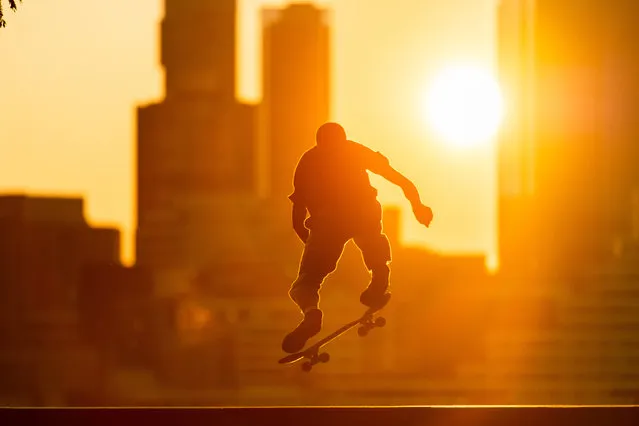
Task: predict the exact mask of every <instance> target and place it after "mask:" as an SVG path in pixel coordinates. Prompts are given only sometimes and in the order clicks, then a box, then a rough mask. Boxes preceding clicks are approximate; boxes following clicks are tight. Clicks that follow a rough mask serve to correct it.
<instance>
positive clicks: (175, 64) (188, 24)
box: [161, 0, 236, 99]
mask: <svg viewBox="0 0 639 426" xmlns="http://www.w3.org/2000/svg"><path fill="white" fill-rule="evenodd" d="M235 34H236V0H186V1H185V0H165V17H164V20H163V21H162V24H161V62H162V65H163V66H164V69H165V76H166V97H167V98H170V97H173V96H176V95H177V96H180V95H188V94H200V95H201V94H204V93H208V94H215V95H217V96H222V97H225V98H228V99H234V98H235V63H236V61H235V46H236V35H235Z"/></svg>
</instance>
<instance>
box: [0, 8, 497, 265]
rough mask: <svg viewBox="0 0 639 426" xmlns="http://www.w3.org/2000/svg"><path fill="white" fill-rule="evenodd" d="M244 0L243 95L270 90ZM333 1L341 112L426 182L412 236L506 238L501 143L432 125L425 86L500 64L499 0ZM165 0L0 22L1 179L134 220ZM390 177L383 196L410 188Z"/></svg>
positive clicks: (129, 236) (484, 241)
mask: <svg viewBox="0 0 639 426" xmlns="http://www.w3.org/2000/svg"><path fill="white" fill-rule="evenodd" d="M283 3H284V2H280V1H266V0H240V1H239V23H240V34H239V54H240V55H239V58H238V62H239V66H240V70H241V72H240V76H239V87H238V95H239V96H240V97H242V98H243V99H245V100H248V101H250V102H257V101H259V96H260V90H261V88H260V85H259V74H258V72H259V49H258V46H259V33H258V31H257V30H258V28H259V21H258V18H259V14H258V9H259V7H260V5H262V4H269V5H277V4H283ZM315 3H317V4H329V5H331V6H332V7H333V22H334V24H335V28H334V41H335V45H334V64H333V66H334V87H333V90H334V102H333V106H334V108H333V118H334V119H336V120H339V121H341V122H342V123H343V124H344V126H345V127H346V130H347V133H348V134H349V137H350V138H351V139H354V140H357V141H359V142H362V143H364V144H366V145H368V146H371V147H372V148H374V149H379V150H381V151H382V152H383V153H384V154H386V155H387V156H388V157H389V158H390V160H391V164H393V165H394V166H396V167H397V168H399V169H400V170H401V171H402V172H404V173H405V174H406V175H407V176H408V177H410V178H412V179H413V180H414V181H415V182H416V184H417V185H418V187H419V189H420V192H421V194H422V196H423V197H422V198H423V199H424V201H425V202H426V203H427V204H429V205H431V206H432V207H433V209H434V212H435V220H434V222H433V224H432V226H431V228H430V229H429V230H425V229H421V228H419V227H418V226H417V225H416V222H415V221H414V219H413V218H412V216H405V218H406V222H407V226H406V234H405V238H406V240H407V241H408V242H410V243H411V244H412V243H420V244H421V243H423V244H426V245H428V246H430V247H432V248H434V249H436V250H440V251H446V252H451V251H474V252H486V253H488V254H490V253H493V252H494V250H495V235H494V234H495V223H494V222H495V187H494V186H495V170H494V167H495V163H494V146H493V145H490V144H485V145H481V146H478V147H475V148H472V149H468V150H459V149H453V148H452V147H450V146H449V145H447V144H446V143H444V141H441V140H439V139H438V138H437V137H435V136H433V134H432V131H431V130H430V129H429V126H428V123H427V121H426V119H425V116H424V108H423V98H424V95H423V94H424V92H425V90H426V89H427V88H428V85H429V83H430V82H431V81H432V79H433V76H434V75H435V73H436V72H437V71H438V70H440V69H441V68H442V67H445V66H447V65H450V64H458V63H466V64H471V65H475V66H480V67H484V68H486V69H488V70H493V69H494V53H495V52H494V42H495V40H494V36H495V28H494V26H495V10H494V9H495V6H496V3H497V0H446V1H437V0H394V1H392V2H391V1H388V0H325V1H317V2H315ZM163 9H164V8H163V1H162V0H134V1H132V0H110V1H108V2H105V1H98V0H55V1H44V2H39V1H36V0H26V1H25V2H24V3H22V4H19V10H18V12H17V13H15V14H14V13H12V12H11V11H10V10H7V11H6V12H7V16H6V18H7V21H8V24H7V28H4V29H0V82H1V83H0V84H2V86H0V87H1V91H0V131H1V132H0V192H25V191H26V192H28V193H30V194H34V195H37V194H65V195H80V196H84V197H85V199H86V207H87V209H86V215H87V218H88V219H89V221H90V223H92V224H98V225H104V224H108V225H115V226H117V227H119V228H120V229H121V230H122V231H123V232H124V234H123V237H124V246H123V249H124V257H125V260H126V261H130V259H131V257H132V242H133V230H134V227H135V222H134V220H135V219H134V217H135V210H134V209H135V202H134V197H135V186H134V168H133V166H134V164H133V159H134V157H133V153H134V143H135V132H136V129H135V105H136V104H139V103H146V102H149V101H152V100H155V99H159V98H160V97H161V96H162V93H163V90H162V74H161V72H162V70H161V68H160V67H159V65H158V59H159V58H158V35H159V31H158V24H159V21H160V19H161V17H162V15H163ZM374 183H376V184H378V185H379V187H380V197H381V200H382V201H383V202H384V203H398V202H401V204H402V205H403V206H406V205H407V204H405V202H403V201H402V199H403V197H402V194H401V192H400V191H399V190H398V189H396V188H394V187H391V186H389V185H387V184H383V183H382V182H379V181H378V180H377V179H375V180H374Z"/></svg>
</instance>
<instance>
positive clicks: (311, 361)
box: [278, 303, 386, 373]
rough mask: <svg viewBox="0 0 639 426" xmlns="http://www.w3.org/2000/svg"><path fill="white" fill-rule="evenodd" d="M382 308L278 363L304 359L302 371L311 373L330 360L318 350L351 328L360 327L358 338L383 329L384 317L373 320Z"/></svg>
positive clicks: (372, 310) (325, 353)
mask: <svg viewBox="0 0 639 426" xmlns="http://www.w3.org/2000/svg"><path fill="white" fill-rule="evenodd" d="M385 305H386V303H385V304H384V306H385ZM384 306H382V307H380V308H374V309H373V308H370V309H368V310H367V311H366V312H364V315H362V316H361V317H359V318H358V319H356V320H355V321H351V322H349V323H348V324H346V325H344V326H342V327H341V328H340V329H338V330H336V331H334V332H333V333H331V334H329V335H328V336H326V337H324V338H323V339H321V340H319V341H318V342H316V343H315V344H313V345H311V346H309V347H308V348H306V349H303V350H301V351H300V352H296V353H294V354H290V355H287V356H285V357H284V358H282V359H280V360H279V361H278V362H279V363H280V364H293V363H295V362H297V361H299V360H301V359H303V358H306V359H307V361H305V362H304V363H303V364H302V371H305V372H307V373H308V372H309V371H311V369H312V368H313V366H314V365H315V364H318V363H320V362H321V363H326V362H328V361H329V360H330V355H329V354H328V352H322V353H319V351H320V349H321V348H322V347H324V346H325V345H327V344H329V343H330V342H332V341H333V340H335V339H337V338H338V337H339V336H341V335H342V334H344V333H346V332H347V331H349V330H350V329H352V328H353V327H356V326H358V325H359V326H360V327H359V328H358V329H357V334H358V335H359V336H360V337H365V336H366V335H368V332H369V331H370V330H372V329H373V328H376V327H384V326H385V325H386V319H385V318H384V317H381V316H380V317H377V318H375V319H373V317H374V315H375V313H376V312H378V311H380V310H381V309H383V308H384Z"/></svg>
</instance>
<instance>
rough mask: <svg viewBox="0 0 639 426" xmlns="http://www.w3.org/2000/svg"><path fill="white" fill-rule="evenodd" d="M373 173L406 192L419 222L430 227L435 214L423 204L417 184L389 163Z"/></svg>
mask: <svg viewBox="0 0 639 426" xmlns="http://www.w3.org/2000/svg"><path fill="white" fill-rule="evenodd" d="M371 171H372V172H373V173H376V174H378V175H380V176H382V177H383V178H385V179H386V180H388V181H389V182H391V183H394V184H395V185H397V186H399V187H400V188H401V189H402V191H404V196H405V197H406V199H407V200H408V201H409V202H410V204H411V207H412V208H413V213H414V214H415V218H416V219H417V221H418V222H419V223H421V224H422V225H425V226H426V227H428V226H430V222H431V221H432V220H433V212H432V210H431V209H430V207H427V206H425V205H424V204H422V201H421V199H420V197H419V192H418V191H417V188H416V187H415V184H414V183H413V182H412V181H411V180H410V179H408V178H407V177H406V176H404V175H402V174H401V173H400V172H398V171H397V170H395V169H394V168H393V167H391V165H390V164H389V163H388V162H386V163H385V164H384V165H383V166H382V167H379V168H376V170H371Z"/></svg>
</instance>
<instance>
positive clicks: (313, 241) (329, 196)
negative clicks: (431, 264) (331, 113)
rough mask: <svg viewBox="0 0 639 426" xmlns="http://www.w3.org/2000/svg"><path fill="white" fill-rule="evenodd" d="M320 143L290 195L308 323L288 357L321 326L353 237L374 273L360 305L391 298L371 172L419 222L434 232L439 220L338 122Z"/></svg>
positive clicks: (288, 340) (292, 340)
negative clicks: (328, 291)
mask: <svg viewBox="0 0 639 426" xmlns="http://www.w3.org/2000/svg"><path fill="white" fill-rule="evenodd" d="M316 141H317V144H316V146H314V147H313V148H311V149H309V150H308V151H306V152H305V153H304V155H302V157H301V158H300V160H299V163H298V164H297V167H296V170H295V176H294V179H293V186H294V191H293V194H291V195H290V196H289V198H290V200H291V201H292V203H293V207H292V219H293V229H294V230H295V232H296V233H297V235H298V236H299V238H300V239H301V240H302V242H304V244H305V246H304V252H303V254H302V258H301V261H300V266H299V272H298V277H297V279H296V280H295V282H293V284H292V285H291V288H290V291H289V296H290V297H291V299H292V300H293V301H294V302H295V303H296V304H297V306H299V308H300V310H301V311H302V313H303V314H304V319H303V320H302V321H301V322H300V323H299V324H298V326H297V327H296V328H295V330H293V331H292V332H290V333H289V334H288V335H286V337H285V338H284V340H283V342H282V349H283V350H284V351H285V352H288V353H293V352H297V351H299V350H301V349H302V348H303V347H304V345H305V344H306V341H307V340H308V339H310V338H311V337H313V336H314V335H316V334H317V333H319V332H320V330H321V329H322V311H321V310H320V309H319V300H320V297H319V292H320V287H321V285H322V282H323V281H324V278H326V276H327V275H329V274H330V273H331V272H333V271H334V270H335V268H336V267H337V262H338V260H339V258H340V257H341V255H342V251H343V250H344V245H345V244H346V243H347V242H348V241H349V240H350V239H353V240H354V242H355V244H356V245H357V246H358V247H359V249H360V250H361V252H362V256H363V258H364V263H365V264H366V267H367V268H368V270H369V271H371V273H372V278H371V282H370V284H369V285H368V287H367V288H366V290H364V292H363V293H362V294H361V296H360V301H361V303H362V304H364V305H366V306H367V307H374V308H378V307H379V308H381V307H383V306H384V305H385V304H386V303H387V302H388V300H389V298H390V292H389V291H388V287H389V277H390V268H389V266H388V263H389V262H390V260H391V247H390V244H389V241H388V238H387V237H386V235H384V234H383V233H382V207H381V205H380V203H379V201H378V200H377V190H376V189H375V188H373V187H372V186H371V184H370V180H369V177H368V173H367V172H366V171H367V170H370V171H371V172H373V173H375V174H378V175H380V176H382V177H384V178H385V179H387V180H388V181H389V182H392V183H394V184H396V185H398V186H399V187H400V188H401V189H402V190H403V191H404V195H405V196H406V198H407V199H408V201H410V203H411V206H412V208H413V213H414V214H415V218H416V219H417V221H418V222H420V223H421V224H423V225H425V226H427V227H428V226H429V225H430V222H431V220H432V219H433V213H432V211H431V209H430V208H429V207H427V206H425V205H423V204H422V202H421V200H420V198H419V193H418V192H417V188H415V185H414V184H413V183H412V182H411V181H410V180H409V179H407V178H406V177H404V176H403V175H402V174H400V173H399V172H398V171H396V170H395V169H393V168H392V167H391V166H390V164H389V162H388V159H387V158H386V157H384V156H383V155H382V154H380V153H379V152H375V151H372V150H371V149H369V148H367V147H365V146H363V145H360V144H358V143H356V142H353V141H349V140H347V139H346V133H345V132H344V129H343V128H342V127H341V126H340V125H339V124H336V123H326V124H323V125H322V126H320V128H319V129H318V130H317V135H316ZM307 212H308V213H309V214H310V215H309V217H308V219H307V218H306V216H307Z"/></svg>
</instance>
